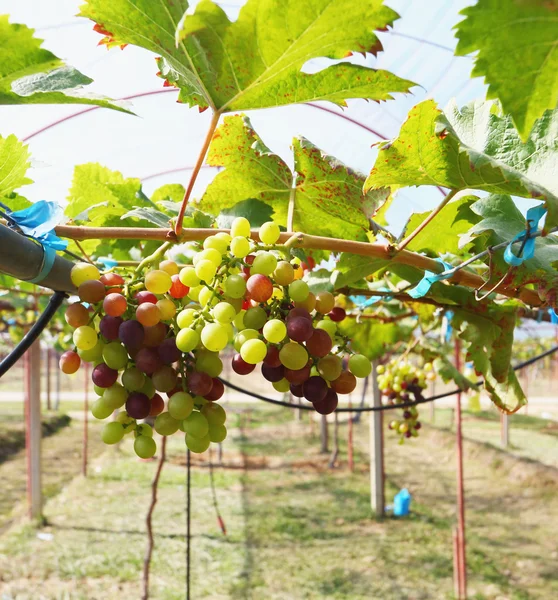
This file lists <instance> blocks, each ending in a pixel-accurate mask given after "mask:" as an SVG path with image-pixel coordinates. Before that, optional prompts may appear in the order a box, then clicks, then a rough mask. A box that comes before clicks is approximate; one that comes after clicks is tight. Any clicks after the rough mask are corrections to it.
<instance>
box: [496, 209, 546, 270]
mask: <svg viewBox="0 0 558 600" xmlns="http://www.w3.org/2000/svg"><path fill="white" fill-rule="evenodd" d="M544 215H546V208H545V207H544V206H543V205H542V204H540V205H539V206H533V208H530V209H529V210H528V211H527V219H526V220H527V223H528V228H527V229H525V231H522V232H521V233H518V234H517V235H516V236H515V237H514V238H513V240H512V241H511V242H510V243H509V244H508V245H507V247H506V249H505V251H504V260H505V261H506V262H507V263H508V265H511V266H512V267H519V265H521V264H523V263H524V262H525V261H526V260H529V259H530V258H533V256H534V254H535V238H534V237H531V234H532V233H535V232H536V231H537V230H538V228H539V221H540V220H541V219H542V218H543V217H544ZM526 238H527V241H526V242H525V244H524V246H523V252H522V254H521V256H517V255H516V254H514V253H513V245H514V243H515V242H519V241H523V240H525V239H526Z"/></svg>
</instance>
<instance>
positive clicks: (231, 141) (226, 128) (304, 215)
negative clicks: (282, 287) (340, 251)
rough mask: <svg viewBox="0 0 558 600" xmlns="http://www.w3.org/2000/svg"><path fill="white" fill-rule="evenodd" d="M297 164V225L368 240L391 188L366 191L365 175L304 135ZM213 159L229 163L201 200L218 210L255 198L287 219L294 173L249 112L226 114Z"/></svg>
mask: <svg viewBox="0 0 558 600" xmlns="http://www.w3.org/2000/svg"><path fill="white" fill-rule="evenodd" d="M293 150H294V159H295V168H296V171H297V178H296V187H295V190H294V197H293V202H294V222H293V224H294V230H295V231H304V232H305V233H310V234H314V235H324V236H329V237H340V238H347V239H360V240H367V239H368V238H367V236H366V232H367V230H369V228H370V225H369V219H368V217H367V216H366V215H367V213H368V212H372V211H373V210H374V207H375V206H377V205H378V204H379V203H381V202H383V201H385V199H386V198H387V196H388V194H389V190H381V191H380V192H378V191H371V192H369V193H368V194H363V193H362V184H363V182H364V176H363V175H360V174H359V173H356V172H354V171H352V170H351V169H349V168H348V167H346V166H345V165H343V164H342V163H340V162H339V161H337V160H336V159H334V158H332V157H330V156H327V155H325V154H324V153H322V152H321V151H320V150H319V149H317V148H316V147H315V146H313V145H312V144H311V143H310V142H308V141H307V140H304V139H295V140H294V141H293ZM208 163H209V164H210V165H213V166H224V167H225V169H224V170H223V171H221V172H220V173H218V174H217V175H216V176H215V178H214V180H213V181H212V182H211V183H210V184H209V186H208V187H207V189H206V191H205V193H204V195H203V197H202V198H201V200H200V202H199V204H198V206H199V207H200V208H201V209H203V210H205V211H207V212H210V213H213V214H218V213H219V212H221V211H222V210H223V209H226V208H230V207H232V206H234V205H235V204H238V202H241V201H242V200H247V199H249V198H254V199H257V200H261V201H262V202H265V203H266V204H269V205H270V206H271V207H272V208H273V211H274V213H273V219H274V220H275V221H276V222H277V223H279V224H280V225H283V226H285V225H286V224H287V212H288V204H289V198H290V196H291V191H292V186H293V174H292V173H291V171H290V169H289V167H288V166H287V165H286V164H285V162H284V161H283V160H282V159H281V158H280V157H279V156H277V155H276V154H273V153H272V152H271V151H270V150H269V148H267V146H265V145H264V143H263V142H262V140H261V139H260V138H259V137H258V135H257V134H256V132H255V131H254V130H253V129H252V127H251V125H250V121H249V120H248V118H247V117H245V116H238V115H236V116H231V117H225V119H224V121H223V124H222V125H221V126H220V127H219V129H218V130H217V131H216V133H215V137H214V139H213V141H212V143H211V146H210V148H209V154H208Z"/></svg>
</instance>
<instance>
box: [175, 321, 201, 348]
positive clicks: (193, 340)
mask: <svg viewBox="0 0 558 600" xmlns="http://www.w3.org/2000/svg"><path fill="white" fill-rule="evenodd" d="M199 341H200V334H199V333H198V332H197V331H196V330H195V329H190V328H189V327H187V328H186V329H181V330H180V331H179V332H178V335H177V336H176V347H177V348H178V349H179V350H180V351H181V352H191V351H192V350H193V349H194V348H195V347H196V346H197V345H198V343H199Z"/></svg>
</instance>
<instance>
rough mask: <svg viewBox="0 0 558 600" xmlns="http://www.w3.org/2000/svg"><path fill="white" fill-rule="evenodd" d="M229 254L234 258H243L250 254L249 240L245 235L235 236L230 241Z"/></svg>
mask: <svg viewBox="0 0 558 600" xmlns="http://www.w3.org/2000/svg"><path fill="white" fill-rule="evenodd" d="M231 254H232V255H233V256H235V257H236V258H244V257H245V256H248V254H250V242H249V241H248V240H247V239H246V238H245V237H240V236H238V237H235V238H233V239H232V242H231Z"/></svg>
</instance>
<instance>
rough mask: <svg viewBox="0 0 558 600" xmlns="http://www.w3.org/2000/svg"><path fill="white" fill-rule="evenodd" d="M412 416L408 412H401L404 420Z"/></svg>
mask: <svg viewBox="0 0 558 600" xmlns="http://www.w3.org/2000/svg"><path fill="white" fill-rule="evenodd" d="M412 416H413V415H412V414H411V411H410V410H406V411H404V412H403V418H404V419H410V418H411V417H412Z"/></svg>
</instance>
